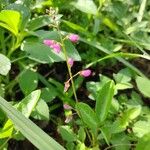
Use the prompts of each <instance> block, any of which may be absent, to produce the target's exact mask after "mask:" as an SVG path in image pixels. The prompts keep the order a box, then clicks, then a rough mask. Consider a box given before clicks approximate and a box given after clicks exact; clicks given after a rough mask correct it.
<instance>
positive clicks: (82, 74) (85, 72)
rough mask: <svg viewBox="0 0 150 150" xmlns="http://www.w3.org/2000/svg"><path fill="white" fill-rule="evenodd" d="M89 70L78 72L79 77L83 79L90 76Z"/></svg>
mask: <svg viewBox="0 0 150 150" xmlns="http://www.w3.org/2000/svg"><path fill="white" fill-rule="evenodd" d="M91 73H92V72H91V70H90V69H87V70H82V71H80V75H81V76H83V77H88V76H90V75H91Z"/></svg>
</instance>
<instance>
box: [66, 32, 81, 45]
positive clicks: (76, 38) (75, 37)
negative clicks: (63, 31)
mask: <svg viewBox="0 0 150 150" xmlns="http://www.w3.org/2000/svg"><path fill="white" fill-rule="evenodd" d="M68 38H69V40H70V41H71V42H73V43H77V42H78V41H79V36H78V35H77V34H70V35H69V36H68Z"/></svg>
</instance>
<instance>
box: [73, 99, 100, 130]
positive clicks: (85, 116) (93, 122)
mask: <svg viewBox="0 0 150 150" xmlns="http://www.w3.org/2000/svg"><path fill="white" fill-rule="evenodd" d="M76 109H77V111H78V113H79V116H81V118H82V120H83V121H84V123H85V124H86V125H87V126H88V127H89V128H90V129H92V130H94V131H95V130H97V127H98V118H97V116H96V114H95V112H94V111H93V110H92V108H91V107H90V106H89V105H87V104H85V103H82V102H80V103H77V104H76Z"/></svg>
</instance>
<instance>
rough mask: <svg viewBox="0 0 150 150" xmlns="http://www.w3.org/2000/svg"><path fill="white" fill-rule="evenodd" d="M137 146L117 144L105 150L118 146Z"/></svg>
mask: <svg viewBox="0 0 150 150" xmlns="http://www.w3.org/2000/svg"><path fill="white" fill-rule="evenodd" d="M135 145H136V144H116V145H112V146H109V147H107V148H105V149H104V150H108V149H110V148H113V147H117V146H135Z"/></svg>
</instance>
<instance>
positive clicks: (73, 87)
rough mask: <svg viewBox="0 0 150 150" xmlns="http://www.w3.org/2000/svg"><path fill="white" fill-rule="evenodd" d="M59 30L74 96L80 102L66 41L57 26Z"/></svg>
mask: <svg viewBox="0 0 150 150" xmlns="http://www.w3.org/2000/svg"><path fill="white" fill-rule="evenodd" d="M57 30H58V33H59V36H60V40H61V43H62V48H63V52H64V55H65V59H66V64H67V68H68V72H69V76H70V80H71V84H72V90H73V94H74V97H75V100H76V102H78V98H77V94H76V90H75V85H74V81H73V76H72V72H71V68H70V66H69V64H68V56H67V51H66V47H65V44H64V40H63V38H62V35H61V32H60V29H59V26H57Z"/></svg>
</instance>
